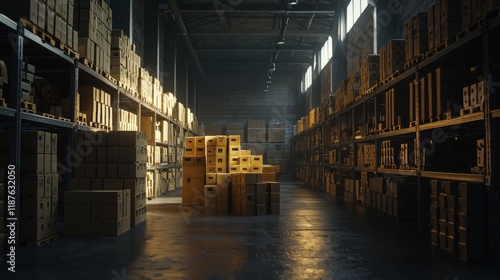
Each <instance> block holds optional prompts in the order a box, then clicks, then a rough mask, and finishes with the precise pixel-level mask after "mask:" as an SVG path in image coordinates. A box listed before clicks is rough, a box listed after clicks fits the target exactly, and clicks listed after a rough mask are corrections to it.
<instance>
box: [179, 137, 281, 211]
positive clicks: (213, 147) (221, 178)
mask: <svg viewBox="0 0 500 280" xmlns="http://www.w3.org/2000/svg"><path fill="white" fill-rule="evenodd" d="M240 140H241V139H240V136H239V135H230V136H223V135H218V136H205V137H186V142H185V144H186V148H185V155H186V156H185V157H184V159H183V189H182V204H183V205H185V206H196V207H202V208H203V209H205V212H206V213H207V214H215V213H217V214H225V213H227V212H228V208H229V207H230V206H229V205H230V203H229V194H230V190H229V184H230V183H231V180H230V179H231V178H232V176H234V175H233V174H249V175H248V176H250V177H252V176H253V175H255V176H259V180H258V182H259V183H260V182H261V179H260V178H263V177H265V178H264V180H265V181H266V182H276V181H277V176H276V169H275V167H274V166H267V167H266V166H263V164H262V163H263V158H262V155H251V153H250V151H249V150H241V143H240ZM264 168H265V170H264ZM263 171H264V172H265V173H263ZM250 174H252V175H250ZM252 178H254V177H252ZM255 178H256V177H255ZM254 181H255V180H254ZM256 183H257V181H255V182H253V183H252V184H256ZM238 193H241V192H238ZM252 193H255V191H254V192H252ZM234 194H235V193H233V195H234ZM250 203H251V202H250ZM253 205H255V204H253Z"/></svg>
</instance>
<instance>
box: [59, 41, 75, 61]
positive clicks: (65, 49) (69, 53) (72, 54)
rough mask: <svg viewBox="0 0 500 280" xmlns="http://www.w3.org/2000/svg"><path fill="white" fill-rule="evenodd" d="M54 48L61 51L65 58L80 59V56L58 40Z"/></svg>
mask: <svg viewBox="0 0 500 280" xmlns="http://www.w3.org/2000/svg"><path fill="white" fill-rule="evenodd" d="M56 47H57V48H58V49H60V50H61V51H63V53H65V54H66V55H67V56H69V57H72V58H76V59H80V54H79V53H78V52H76V51H75V50H73V49H72V48H70V47H69V46H68V45H67V44H65V43H63V42H61V40H59V39H56Z"/></svg>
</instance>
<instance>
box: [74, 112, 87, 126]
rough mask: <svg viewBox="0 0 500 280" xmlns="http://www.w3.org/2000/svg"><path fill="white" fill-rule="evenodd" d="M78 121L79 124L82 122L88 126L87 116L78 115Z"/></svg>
mask: <svg viewBox="0 0 500 280" xmlns="http://www.w3.org/2000/svg"><path fill="white" fill-rule="evenodd" d="M76 120H77V122H82V123H85V125H87V114H84V113H78V114H77V116H76Z"/></svg>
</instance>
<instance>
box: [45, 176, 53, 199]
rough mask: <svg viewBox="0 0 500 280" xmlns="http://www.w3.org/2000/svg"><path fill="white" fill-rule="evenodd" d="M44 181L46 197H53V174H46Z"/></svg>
mask: <svg viewBox="0 0 500 280" xmlns="http://www.w3.org/2000/svg"><path fill="white" fill-rule="evenodd" d="M43 180H44V187H43V189H44V197H45V198H50V197H52V174H45V175H44V176H43Z"/></svg>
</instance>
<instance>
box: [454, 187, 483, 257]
mask: <svg viewBox="0 0 500 280" xmlns="http://www.w3.org/2000/svg"><path fill="white" fill-rule="evenodd" d="M458 188H459V198H458V211H459V212H458V226H459V227H458V236H459V239H458V250H459V254H460V258H461V259H462V260H464V261H482V260H485V259H486V257H487V244H488V235H487V209H486V205H487V202H486V189H485V187H484V185H471V184H467V183H459V185H458ZM455 210H456V209H455ZM455 230H456V227H455ZM455 232H456V231H455Z"/></svg>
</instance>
